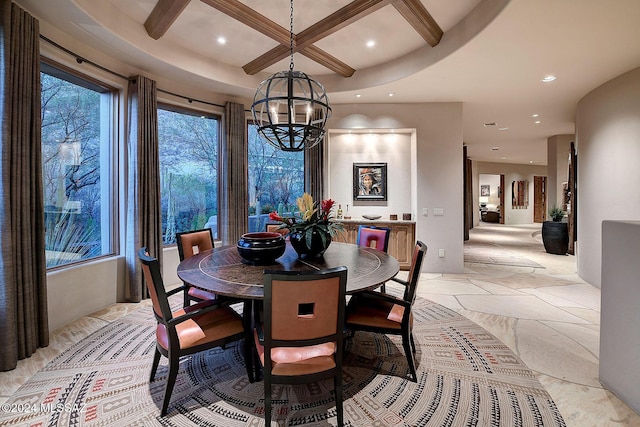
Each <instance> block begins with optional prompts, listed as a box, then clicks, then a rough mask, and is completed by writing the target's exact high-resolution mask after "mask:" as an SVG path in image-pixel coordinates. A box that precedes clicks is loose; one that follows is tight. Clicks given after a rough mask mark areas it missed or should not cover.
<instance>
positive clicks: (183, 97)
mask: <svg viewBox="0 0 640 427" xmlns="http://www.w3.org/2000/svg"><path fill="white" fill-rule="evenodd" d="M40 38H41V39H42V40H44V41H46V42H47V43H49V44H50V45H52V46H54V47H56V48H58V49H60V50H61V51H63V52H65V53H67V54H69V55H71V56H73V57H75V58H76V62H77V63H78V64H82V63H87V64H89V65H93V66H94V67H96V68H98V69H100V70H102V71H106V72H107V73H110V74H113V75H114V76H117V77H120V78H121V79H124V80H129V77H127V76H123V75H122V74H119V73H116V72H115V71H113V70H110V69H108V68H106V67H103V66H102V65H100V64H96V63H95V62H93V61H90V60H88V59H87V58H83V57H82V56H80V55H78V54H77V53H75V52H73V51H71V50H69V49H67V48H66V47H64V46H61V45H60V44H58V43H56V42H54V41H53V40H51V39H49V38H47V37H45V36H43V35H42V34H40ZM157 90H158V92H162V93H166V94H167V95H172V96H177V97H178V98H182V99H186V100H187V101H188V102H189V103H190V104H191V103H192V102H194V101H195V102H199V103H201V104H207V105H213V106H214V107H220V108H224V105H220V104H216V103H214V102H208V101H202V100H200V99H195V98H190V97H188V96H184V95H180V94H177V93H174V92H170V91H168V90H164V89H160V88H158V89H157Z"/></svg>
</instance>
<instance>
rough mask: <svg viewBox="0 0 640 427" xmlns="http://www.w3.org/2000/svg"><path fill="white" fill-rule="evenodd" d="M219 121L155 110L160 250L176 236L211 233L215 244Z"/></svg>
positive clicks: (185, 113) (215, 118)
mask: <svg viewBox="0 0 640 427" xmlns="http://www.w3.org/2000/svg"><path fill="white" fill-rule="evenodd" d="M219 124H220V121H219V119H218V117H216V116H213V115H206V114H203V113H201V112H195V111H186V110H179V109H174V108H172V107H168V106H163V107H162V108H160V109H158V140H159V152H160V173H161V175H160V194H161V199H162V200H161V203H162V233H163V236H164V237H163V241H164V244H166V245H168V244H173V243H175V242H176V233H179V232H182V231H190V230H197V229H201V228H211V229H212V230H213V235H214V238H216V239H217V238H218V146H219V144H218V137H219V130H220V129H219V127H220V126H219Z"/></svg>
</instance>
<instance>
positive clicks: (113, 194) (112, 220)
mask: <svg viewBox="0 0 640 427" xmlns="http://www.w3.org/2000/svg"><path fill="white" fill-rule="evenodd" d="M40 73H44V74H48V75H50V76H53V77H55V78H58V79H60V80H65V81H67V82H69V83H71V84H74V85H76V86H80V87H83V88H85V89H89V90H92V91H95V92H98V93H99V94H100V95H101V96H100V98H101V99H100V103H101V105H103V104H105V103H106V104H107V105H106V108H105V110H104V111H105V112H106V114H107V115H108V116H107V117H106V118H102V117H101V120H100V127H101V130H103V129H104V127H105V126H107V129H106V131H107V132H106V135H104V136H103V134H102V132H101V134H100V144H101V147H100V150H101V155H100V182H101V191H100V194H101V208H100V217H101V240H102V239H104V238H106V239H108V242H101V245H102V247H104V246H105V245H107V246H108V249H107V250H105V251H104V252H105V253H101V254H100V255H97V256H93V257H90V258H85V259H79V260H76V261H70V262H66V263H64V264H56V265H53V266H48V267H47V272H51V271H57V270H64V269H67V268H70V267H75V266H78V265H82V264H87V263H90V262H95V261H97V260H101V259H105V258H110V257H114V256H118V255H119V254H120V250H121V248H120V233H119V230H120V223H121V221H120V220H121V218H120V198H119V196H118V195H119V189H120V173H119V171H120V162H119V161H118V159H119V158H120V157H119V147H120V138H119V134H120V132H119V124H120V122H121V120H122V118H121V117H120V109H119V106H120V97H121V90H120V89H118V88H116V87H114V86H112V85H110V84H108V83H106V82H104V81H102V80H98V79H96V78H94V77H92V76H90V75H88V74H85V73H82V72H80V71H78V70H76V69H73V68H70V67H68V66H66V65H63V64H61V63H59V62H57V61H54V60H53V59H50V58H47V57H45V56H42V55H41V56H40ZM41 93H42V91H41ZM40 96H42V95H41V94H40ZM101 112H102V108H101ZM41 129H42V124H41ZM105 141H106V143H107V144H108V147H107V148H106V149H105V150H106V153H105V155H104V156H103V155H102V144H103V143H104V142H105ZM103 157H104V158H103ZM105 172H106V175H105V174H104V173H105ZM43 178H44V177H43ZM103 185H108V190H107V191H106V194H104V193H103V191H102V186H103ZM43 190H44V189H43ZM43 196H44V192H43ZM104 200H107V207H102V202H103V201H104ZM43 214H44V212H43ZM105 227H108V231H107V232H106V233H105V234H104V235H103V234H102V230H103V229H104V228H105ZM101 252H102V250H101Z"/></svg>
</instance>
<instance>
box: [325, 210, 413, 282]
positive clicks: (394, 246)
mask: <svg viewBox="0 0 640 427" xmlns="http://www.w3.org/2000/svg"><path fill="white" fill-rule="evenodd" d="M340 222H342V224H344V235H343V237H337V238H336V240H338V241H342V239H343V238H344V240H345V241H346V242H347V243H356V239H357V237H358V226H360V225H372V226H376V227H387V228H390V229H391V233H390V236H389V246H388V249H387V252H388V253H389V255H391V256H393V257H394V258H396V259H397V260H398V262H399V263H400V269H402V270H408V269H409V267H411V255H412V254H413V247H414V246H415V244H416V223H415V222H413V221H380V220H376V221H369V220H366V219H362V220H359V219H345V220H342V221H340Z"/></svg>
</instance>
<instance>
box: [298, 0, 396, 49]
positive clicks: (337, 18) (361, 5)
mask: <svg viewBox="0 0 640 427" xmlns="http://www.w3.org/2000/svg"><path fill="white" fill-rule="evenodd" d="M393 1H394V0H354V1H353V2H351V3H349V4H348V5H346V6H344V7H343V8H341V9H339V10H337V11H335V12H333V13H332V14H331V15H329V16H327V17H326V18H324V19H321V20H320V21H318V22H316V23H315V24H313V25H312V26H310V27H309V28H307V29H305V30H303V31H301V32H300V33H298V37H297V39H296V46H297V47H298V48H299V49H302V48H305V47H307V46H309V45H311V44H313V43H315V42H317V41H318V40H321V39H323V38H325V37H327V36H330V35H331V34H333V33H336V32H338V31H340V30H341V29H342V28H344V27H346V26H348V25H350V24H353V23H354V22H356V21H358V20H359V19H362V18H364V17H365V16H367V15H370V14H372V13H373V12H376V11H377V10H380V9H382V8H383V7H385V6H387V5H388V4H390V3H392V2H393Z"/></svg>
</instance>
